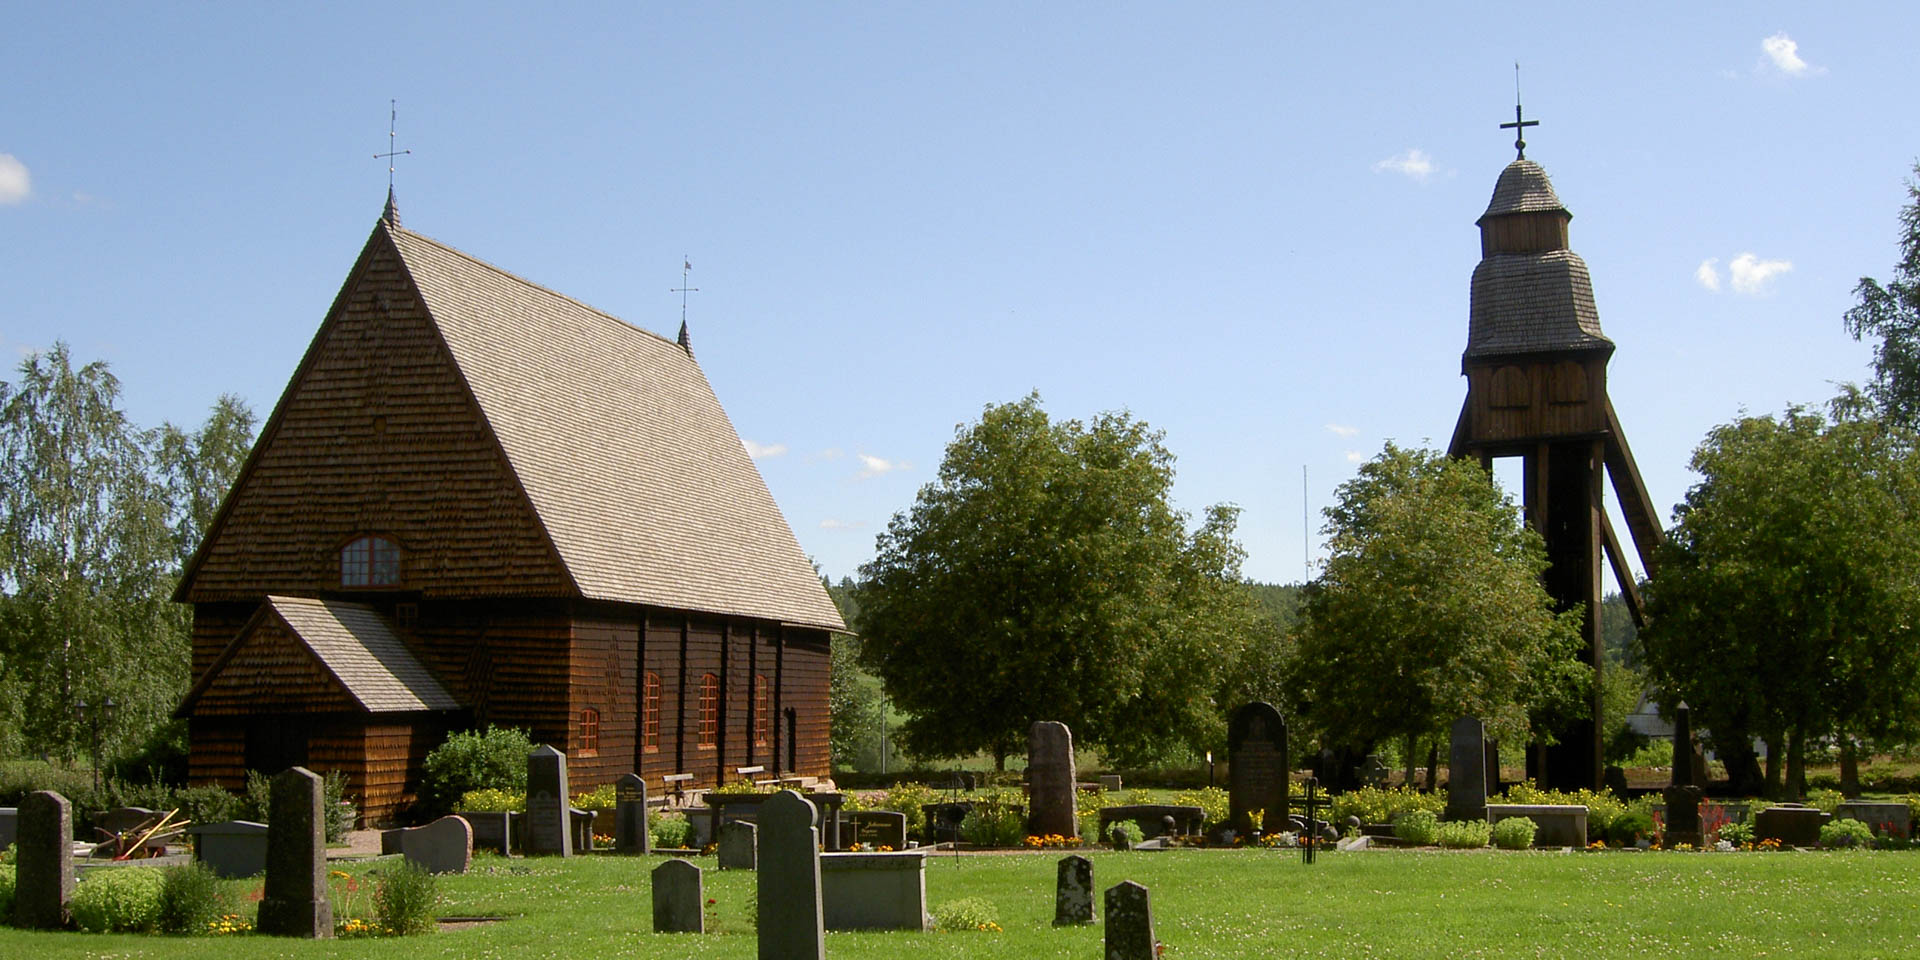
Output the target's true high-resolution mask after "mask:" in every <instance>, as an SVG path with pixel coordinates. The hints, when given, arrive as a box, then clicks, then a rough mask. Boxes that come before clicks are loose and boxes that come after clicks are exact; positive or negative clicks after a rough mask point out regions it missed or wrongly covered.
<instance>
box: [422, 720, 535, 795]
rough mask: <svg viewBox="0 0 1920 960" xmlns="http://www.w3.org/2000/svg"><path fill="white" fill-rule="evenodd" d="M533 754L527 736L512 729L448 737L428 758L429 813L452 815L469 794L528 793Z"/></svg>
mask: <svg viewBox="0 0 1920 960" xmlns="http://www.w3.org/2000/svg"><path fill="white" fill-rule="evenodd" d="M532 752H533V740H532V739H531V738H529V737H528V736H527V732H526V731H525V730H519V729H514V728H512V727H495V726H489V727H487V729H486V730H485V731H473V730H469V731H466V732H464V733H456V734H454V735H452V736H450V737H448V738H447V740H446V742H445V743H442V744H441V745H439V746H437V747H435V748H433V752H432V753H429V754H427V760H426V764H425V766H424V769H423V773H422V776H421V783H420V786H421V795H422V802H423V803H424V804H425V806H426V809H427V813H428V814H429V815H430V816H438V815H441V814H446V813H452V812H453V804H454V803H455V802H456V801H458V800H459V799H460V797H461V796H463V795H465V794H466V792H467V791H469V790H484V789H487V788H489V787H491V788H493V789H495V790H506V791H508V792H517V793H526V792H527V754H529V753H532Z"/></svg>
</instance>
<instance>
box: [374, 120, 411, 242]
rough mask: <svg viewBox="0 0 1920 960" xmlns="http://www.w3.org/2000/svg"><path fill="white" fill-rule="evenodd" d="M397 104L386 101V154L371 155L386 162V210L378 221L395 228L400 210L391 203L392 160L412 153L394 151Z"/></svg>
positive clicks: (397, 224)
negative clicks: (383, 221)
mask: <svg viewBox="0 0 1920 960" xmlns="http://www.w3.org/2000/svg"><path fill="white" fill-rule="evenodd" d="M399 103H400V101H398V100H388V101H387V152H386V153H376V154H374V155H373V158H374V159H375V160H385V161H387V208H386V210H384V211H382V212H381V214H380V219H382V220H385V221H386V222H387V223H389V224H391V225H393V226H396V227H397V226H399V225H400V208H399V206H398V205H397V204H395V203H394V202H393V158H394V157H401V156H406V155H407V154H410V153H412V152H413V151H412V150H395V149H394V147H395V146H396V145H397V144H395V143H394V136H395V133H394V127H395V124H394V121H395V120H397V119H398V118H399V116H400V108H399Z"/></svg>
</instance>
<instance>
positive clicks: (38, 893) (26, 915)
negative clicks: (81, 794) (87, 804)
mask: <svg viewBox="0 0 1920 960" xmlns="http://www.w3.org/2000/svg"><path fill="white" fill-rule="evenodd" d="M14 848H15V849H14V855H15V860H14V894H13V924H14V926H17V927H27V928H29V929H40V930H46V929H57V928H60V927H64V926H66V925H67V917H68V916H69V915H70V912H71V911H70V910H69V906H68V905H69V904H71V903H72V902H73V806H72V804H69V803H68V802H67V798H66V797H63V796H61V795H59V794H57V793H54V792H53V791H51V790H39V791H35V792H33V793H30V794H27V796H26V797H25V798H23V799H22V800H21V801H20V814H19V827H18V832H17V833H16V835H15V837H14ZM4 919H5V918H4V917H0V920H4Z"/></svg>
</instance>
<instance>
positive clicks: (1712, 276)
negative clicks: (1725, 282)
mask: <svg viewBox="0 0 1920 960" xmlns="http://www.w3.org/2000/svg"><path fill="white" fill-rule="evenodd" d="M1719 263H1720V258H1719V257H1708V258H1706V259H1705V260H1702V261H1700V265H1699V266H1698V267H1695V268H1694V270H1693V279H1694V280H1695V281H1697V282H1698V283H1699V284H1700V285H1701V286H1703V287H1706V288H1707V289H1708V290H1711V291H1713V292H1714V293H1719V292H1720V267H1719V266H1718V264H1719Z"/></svg>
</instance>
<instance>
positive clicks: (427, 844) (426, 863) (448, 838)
mask: <svg viewBox="0 0 1920 960" xmlns="http://www.w3.org/2000/svg"><path fill="white" fill-rule="evenodd" d="M400 855H401V856H403V857H405V858H406V859H407V862H408V863H411V864H413V865H414V866H416V867H419V868H420V869H422V870H425V871H426V872H428V873H466V872H467V868H468V867H470V866H472V865H473V825H472V824H470V823H468V822H467V821H466V819H465V818H464V817H458V816H452V817H441V818H440V819H438V820H435V821H434V822H432V823H429V824H426V825H424V826H419V827H409V828H407V829H405V830H402V831H400Z"/></svg>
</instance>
